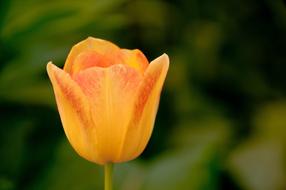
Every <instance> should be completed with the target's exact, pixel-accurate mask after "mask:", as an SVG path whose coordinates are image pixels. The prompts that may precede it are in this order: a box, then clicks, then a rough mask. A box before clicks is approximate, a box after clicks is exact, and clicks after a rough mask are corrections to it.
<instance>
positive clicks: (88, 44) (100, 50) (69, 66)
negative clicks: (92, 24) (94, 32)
mask: <svg viewBox="0 0 286 190" xmlns="http://www.w3.org/2000/svg"><path fill="white" fill-rule="evenodd" d="M119 50H120V48H119V47H118V46H116V45H115V44H113V43H111V42H109V41H106V40H102V39H98V38H93V37H88V38H87V39H85V40H83V41H81V42H80V43H78V44H76V45H75V46H73V48H72V49H71V51H70V53H69V55H68V57H67V60H66V63H65V66H64V70H65V71H66V72H68V73H70V74H73V73H74V71H73V69H74V66H73V64H74V63H75V60H76V58H77V57H78V56H79V55H80V54H81V53H84V52H89V53H90V52H94V53H96V54H97V55H101V56H105V57H108V56H110V55H116V54H117V52H118V51H119ZM91 56H93V57H96V56H95V55H94V54H92V55H91ZM96 59H98V57H97V58H96ZM91 60H92V59H91ZM101 60H102V59H101ZM78 63H82V62H78ZM92 63H100V62H92ZM96 65H97V64H95V65H94V66H96ZM85 66H86V65H85ZM75 68H77V69H79V68H81V67H80V66H76V67H75ZM84 68H86V67H84Z"/></svg>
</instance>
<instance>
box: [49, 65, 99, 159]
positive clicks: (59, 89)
mask: <svg viewBox="0 0 286 190" xmlns="http://www.w3.org/2000/svg"><path fill="white" fill-rule="evenodd" d="M47 71H48V75H49V77H50V80H51V82H52V85H53V88H54V93H55V97H56V102H57V106H58V110H59V113H60V116H61V121H62V124H63V128H64V131H65V133H66V136H67V138H68V140H69V142H70V143H71V145H72V146H73V148H74V149H75V150H76V152H77V153H78V154H79V155H81V156H82V157H84V158H86V159H87V160H90V161H92V162H97V163H102V162H103V161H102V160H101V159H100V158H99V156H98V154H97V151H96V149H95V145H96V142H97V139H95V138H94V137H95V136H94V134H95V131H94V130H95V129H94V127H93V123H91V121H92V120H91V118H90V107H89V105H88V102H87V100H86V97H85V95H84V94H83V92H82V90H81V89H80V87H79V86H78V85H77V84H76V83H75V82H74V81H73V80H72V79H71V77H70V75H69V74H67V73H66V72H65V71H63V70H61V69H59V68H58V67H56V66H55V65H53V64H52V63H48V65H47Z"/></svg>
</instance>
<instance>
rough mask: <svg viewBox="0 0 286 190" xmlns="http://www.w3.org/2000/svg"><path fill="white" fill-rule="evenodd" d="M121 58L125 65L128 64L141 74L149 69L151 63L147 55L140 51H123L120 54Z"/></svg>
mask: <svg viewBox="0 0 286 190" xmlns="http://www.w3.org/2000/svg"><path fill="white" fill-rule="evenodd" d="M119 57H120V59H121V60H122V62H123V64H126V65H128V66H130V67H132V68H134V69H136V70H137V71H139V72H140V73H142V74H143V73H144V72H145V70H146V69H147V67H148V65H149V62H148V60H147V58H146V57H145V55H144V54H143V53H142V52H141V51H140V50H138V49H135V50H128V49H121V50H120V53H119Z"/></svg>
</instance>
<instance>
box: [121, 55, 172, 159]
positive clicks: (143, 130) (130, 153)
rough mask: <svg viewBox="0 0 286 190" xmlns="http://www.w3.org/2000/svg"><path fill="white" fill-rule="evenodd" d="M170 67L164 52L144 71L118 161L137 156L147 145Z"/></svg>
mask: <svg viewBox="0 0 286 190" xmlns="http://www.w3.org/2000/svg"><path fill="white" fill-rule="evenodd" d="M168 68H169V58H168V55H166V54H163V55H162V56H160V57H158V58H157V59H155V60H154V61H152V62H151V63H150V65H149V66H148V68H147V70H146V71H145V73H144V79H143V81H142V82H141V84H140V86H139V88H138V91H137V93H138V94H137V99H136V101H135V104H134V105H135V106H134V109H133V112H132V113H133V114H132V116H133V118H132V119H131V122H130V124H129V126H128V128H127V130H126V134H125V139H124V143H123V144H122V145H121V147H122V150H121V152H120V154H119V155H118V161H119V162H122V161H128V160H132V159H134V158H136V157H137V156H138V155H140V154H141V153H142V151H143V150H144V148H145V147H146V145H147V143H148V141H149V139H150V136H151V133H152V130H153V126H154V122H155V117H156V114H157V109H158V105H159V100H160V93H161V90H162V87H163V84H164V81H165V78H166V75H167V71H168Z"/></svg>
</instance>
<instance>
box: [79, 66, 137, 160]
mask: <svg viewBox="0 0 286 190" xmlns="http://www.w3.org/2000/svg"><path fill="white" fill-rule="evenodd" d="M74 80H75V81H76V82H77V83H78V84H79V86H80V87H81V89H82V91H83V92H84V94H85V95H86V96H87V97H88V100H89V103H90V105H92V107H91V109H92V116H93V121H94V124H95V127H96V137H97V141H98V143H97V147H96V148H97V150H98V152H100V157H101V158H102V159H103V160H104V161H105V162H117V160H116V156H117V155H118V152H119V151H120V145H121V144H122V140H123V135H124V133H123V131H126V127H127V126H128V123H129V120H130V118H131V114H132V109H133V105H134V100H135V95H136V91H137V90H136V89H137V88H138V86H139V83H140V81H141V80H142V75H141V74H139V72H137V71H136V70H135V69H133V68H131V67H129V66H127V65H122V64H116V65H112V66H110V67H108V68H100V67H92V68H89V69H86V70H84V71H81V72H79V73H78V74H76V75H75V76H74Z"/></svg>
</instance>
